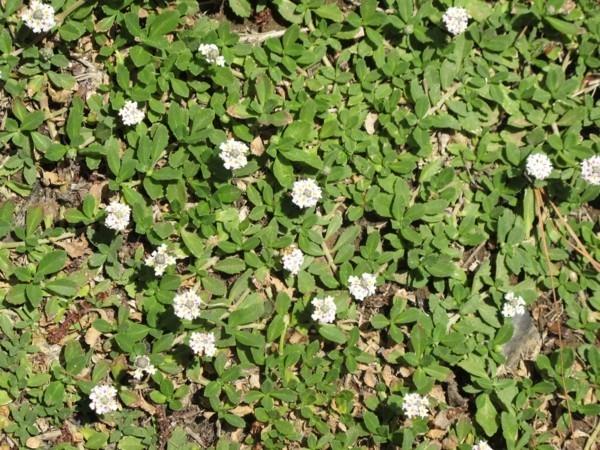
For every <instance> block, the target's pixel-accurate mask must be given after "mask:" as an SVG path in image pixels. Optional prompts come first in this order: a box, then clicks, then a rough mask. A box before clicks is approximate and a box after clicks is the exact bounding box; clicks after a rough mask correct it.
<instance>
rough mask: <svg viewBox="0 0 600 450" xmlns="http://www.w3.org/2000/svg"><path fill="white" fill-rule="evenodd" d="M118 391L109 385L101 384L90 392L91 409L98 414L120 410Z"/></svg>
mask: <svg viewBox="0 0 600 450" xmlns="http://www.w3.org/2000/svg"><path fill="white" fill-rule="evenodd" d="M120 407H121V406H120V405H119V402H117V390H116V389H115V388H114V387H113V386H111V385H109V384H99V385H97V386H94V387H93V388H92V391H91V392H90V408H91V409H93V410H94V411H96V413H97V414H106V413H109V412H113V411H116V410H118V409H120Z"/></svg>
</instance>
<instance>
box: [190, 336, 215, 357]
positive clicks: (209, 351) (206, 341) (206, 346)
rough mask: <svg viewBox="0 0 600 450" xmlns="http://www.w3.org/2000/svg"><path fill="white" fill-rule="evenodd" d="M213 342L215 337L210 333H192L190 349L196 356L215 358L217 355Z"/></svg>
mask: <svg viewBox="0 0 600 450" xmlns="http://www.w3.org/2000/svg"><path fill="white" fill-rule="evenodd" d="M215 341H216V339H215V335H214V334H212V333H195V332H194V333H192V334H191V336H190V348H191V349H192V351H193V352H194V353H195V354H196V355H198V356H202V355H206V356H215V355H216V354H217V347H216V346H215Z"/></svg>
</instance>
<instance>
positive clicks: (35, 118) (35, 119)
mask: <svg viewBox="0 0 600 450" xmlns="http://www.w3.org/2000/svg"><path fill="white" fill-rule="evenodd" d="M44 118H45V114H44V111H40V110H37V111H33V112H32V113H29V114H27V116H25V118H24V119H23V120H22V121H21V127H20V128H21V130H23V131H31V130H35V129H37V128H38V127H39V126H40V125H41V124H42V123H44Z"/></svg>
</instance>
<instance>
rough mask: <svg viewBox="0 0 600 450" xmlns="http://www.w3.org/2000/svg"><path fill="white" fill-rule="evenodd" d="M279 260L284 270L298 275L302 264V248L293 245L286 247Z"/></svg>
mask: <svg viewBox="0 0 600 450" xmlns="http://www.w3.org/2000/svg"><path fill="white" fill-rule="evenodd" d="M281 261H282V262H283V268H284V269H285V270H287V271H288V272H290V273H291V274H292V275H298V273H299V272H300V269H301V268H302V264H303V263H304V253H302V250H300V249H299V248H298V247H296V246H295V245H293V246H291V247H289V248H288V249H287V251H286V252H285V253H284V255H283V258H281Z"/></svg>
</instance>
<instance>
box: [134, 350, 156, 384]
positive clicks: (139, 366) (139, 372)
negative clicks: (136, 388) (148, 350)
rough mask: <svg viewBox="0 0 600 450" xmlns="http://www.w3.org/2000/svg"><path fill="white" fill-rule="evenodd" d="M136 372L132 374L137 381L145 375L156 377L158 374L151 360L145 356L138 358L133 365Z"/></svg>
mask: <svg viewBox="0 0 600 450" xmlns="http://www.w3.org/2000/svg"><path fill="white" fill-rule="evenodd" d="M133 365H134V366H135V370H134V371H133V373H132V374H131V375H132V376H133V378H135V379H136V380H141V379H142V377H143V376H144V373H147V374H148V375H154V374H155V373H156V367H154V365H153V364H152V363H151V362H150V358H148V357H147V356H145V355H141V356H137V357H136V358H135V361H134V363H133Z"/></svg>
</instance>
